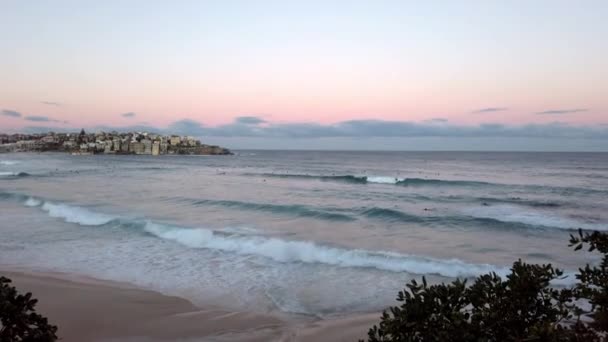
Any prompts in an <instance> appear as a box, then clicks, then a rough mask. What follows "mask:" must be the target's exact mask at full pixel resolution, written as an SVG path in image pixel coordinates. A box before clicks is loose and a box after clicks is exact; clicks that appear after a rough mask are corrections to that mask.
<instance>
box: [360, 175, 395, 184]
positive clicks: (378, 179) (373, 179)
mask: <svg viewBox="0 0 608 342" xmlns="http://www.w3.org/2000/svg"><path fill="white" fill-rule="evenodd" d="M401 180H402V179H399V178H395V177H385V176H370V177H367V181H368V182H369V183H378V184H397V182H399V181H401Z"/></svg>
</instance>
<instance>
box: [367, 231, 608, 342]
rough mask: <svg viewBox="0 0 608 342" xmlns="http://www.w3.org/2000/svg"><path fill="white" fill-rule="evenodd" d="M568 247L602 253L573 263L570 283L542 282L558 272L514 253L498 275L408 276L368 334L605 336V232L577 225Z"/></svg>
mask: <svg viewBox="0 0 608 342" xmlns="http://www.w3.org/2000/svg"><path fill="white" fill-rule="evenodd" d="M570 246H571V247H574V249H575V250H580V249H581V248H583V247H584V246H587V248H588V250H589V251H596V252H599V253H600V254H602V260H601V262H600V263H599V265H597V266H593V267H592V266H589V265H586V266H585V267H584V268H581V269H579V273H578V274H577V275H576V278H577V283H576V285H575V286H573V287H572V288H565V289H564V288H562V289H554V288H552V287H551V286H550V282H551V281H552V280H554V279H560V278H562V277H563V273H562V271H560V270H558V269H555V268H553V267H552V266H551V265H533V264H526V263H524V262H522V261H521V260H519V261H517V262H515V263H514V264H513V267H512V269H511V273H510V274H509V275H507V277H506V279H501V277H499V276H498V275H496V274H494V273H493V274H486V275H482V276H480V277H478V278H477V279H475V281H474V282H473V283H472V284H471V285H470V286H468V285H467V282H466V280H459V279H457V280H455V281H454V282H452V283H450V284H438V285H429V284H427V282H426V279H425V278H422V283H418V282H416V281H415V280H413V281H412V282H411V283H410V284H407V285H406V287H407V289H405V290H403V291H400V292H399V294H398V296H397V301H398V302H400V303H401V304H400V305H399V306H395V307H391V308H389V309H388V310H387V311H385V312H384V313H383V314H382V317H381V321H380V323H379V325H374V326H373V327H372V328H371V329H370V330H369V332H368V341H369V342H387V341H392V342H406V341H407V342H416V341H454V342H459V341H581V342H583V341H585V342H587V341H608V335H607V334H608V234H606V233H600V232H593V233H583V232H582V231H579V234H578V236H572V235H571V239H570Z"/></svg>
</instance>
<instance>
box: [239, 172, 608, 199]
mask: <svg viewBox="0 0 608 342" xmlns="http://www.w3.org/2000/svg"><path fill="white" fill-rule="evenodd" d="M244 175H246V176H262V177H268V178H290V179H308V180H317V181H323V182H341V183H351V184H389V185H399V186H405V187H425V186H426V187H441V186H443V187H469V188H470V187H492V188H506V189H512V190H522V191H528V192H529V191H534V192H538V191H541V192H546V193H551V194H558V195H561V196H570V195H572V194H583V195H608V190H606V189H590V188H577V187H562V186H550V185H533V184H528V185H526V184H501V183H490V182H482V181H473V180H470V181H469V180H448V179H432V178H398V177H387V176H356V175H330V176H326V175H308V174H289V173H245V174H244Z"/></svg>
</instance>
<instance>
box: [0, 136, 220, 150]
mask: <svg viewBox="0 0 608 342" xmlns="http://www.w3.org/2000/svg"><path fill="white" fill-rule="evenodd" d="M48 151H59V152H67V153H72V154H78V155H87V154H98V153H102V154H148V155H161V154H192V155H206V154H213V155H216V154H232V153H231V152H230V150H228V149H226V148H223V147H219V146H213V145H205V144H201V142H200V141H199V140H197V139H195V138H194V137H189V136H178V135H161V134H155V133H147V132H129V133H119V132H111V133H107V132H97V133H86V132H85V131H84V130H82V131H81V132H80V133H54V132H49V133H42V134H10V135H9V134H0V152H48Z"/></svg>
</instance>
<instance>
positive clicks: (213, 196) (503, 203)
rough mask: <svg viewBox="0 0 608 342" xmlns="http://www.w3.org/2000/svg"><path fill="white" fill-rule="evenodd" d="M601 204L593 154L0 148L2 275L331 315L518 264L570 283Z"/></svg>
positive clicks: (603, 166) (602, 221)
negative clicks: (69, 276)
mask: <svg viewBox="0 0 608 342" xmlns="http://www.w3.org/2000/svg"><path fill="white" fill-rule="evenodd" d="M6 156H10V158H2V157H6ZM607 197H608V156H607V155H606V154H592V153H589V154H584V153H581V154H570V153H422V152H420V153H411V152H410V153H392V152H391V153H389V152H270V151H256V152H254V153H251V152H244V153H241V154H237V155H236V156H222V157H219V156H218V157H205V158H200V157H185V156H183V157H182V156H162V157H151V156H69V155H63V154H11V155H0V213H1V217H0V268H1V267H10V268H20V269H32V270H49V271H59V272H69V273H76V274H82V275H87V276H93V277H97V278H101V279H108V280H115V281H123V282H129V283H132V284H135V285H137V286H140V287H143V288H148V289H153V290H157V291H160V292H163V293H166V294H170V295H176V296H181V297H184V298H187V299H189V300H191V301H193V302H194V303H199V304H206V303H211V304H216V305H222V306H228V307H230V308H234V309H245V310H253V311H260V312H282V313H287V314H292V313H294V314H305V315H314V316H317V317H326V316H330V315H336V314H348V313H354V312H368V311H375V310H378V309H381V308H384V307H385V306H387V305H390V304H393V301H394V298H395V294H396V293H397V291H398V290H400V289H401V288H402V287H403V285H404V283H405V282H408V281H409V280H410V279H419V278H421V277H422V276H425V277H426V278H427V279H428V280H429V281H431V282H440V281H450V280H452V279H455V278H456V277H461V278H471V277H475V276H477V275H479V274H483V273H487V272H496V273H497V274H499V275H505V274H507V273H508V270H509V266H510V265H511V264H512V262H513V261H515V260H517V259H523V260H525V261H529V262H535V263H552V264H555V265H557V266H558V267H560V268H562V269H564V270H565V271H566V276H565V277H564V278H563V279H560V280H558V281H556V282H555V285H558V286H568V285H569V284H571V283H572V282H573V281H574V276H573V272H575V271H576V270H577V268H578V267H579V266H581V265H583V264H584V263H587V262H592V263H593V262H597V260H594V259H593V258H592V257H591V256H590V255H589V254H587V253H585V252H576V253H575V252H573V251H571V250H570V249H569V248H568V246H567V244H568V236H569V234H572V233H574V232H576V230H577V229H579V228H581V229H585V230H608V203H607V201H605V198H607Z"/></svg>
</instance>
